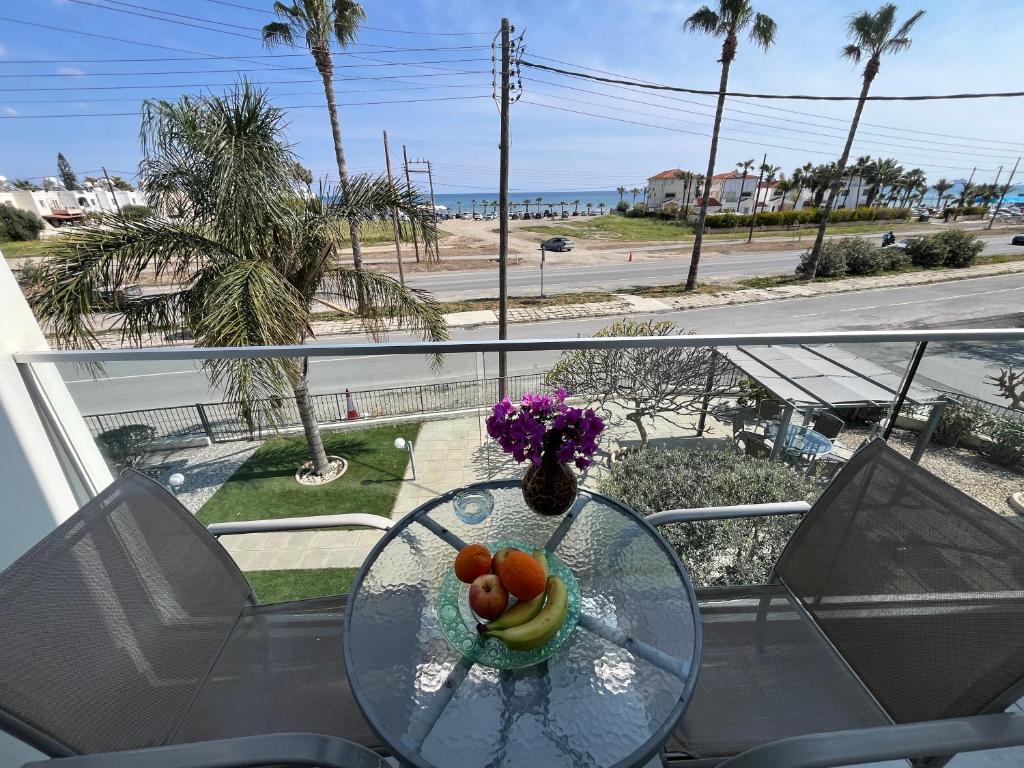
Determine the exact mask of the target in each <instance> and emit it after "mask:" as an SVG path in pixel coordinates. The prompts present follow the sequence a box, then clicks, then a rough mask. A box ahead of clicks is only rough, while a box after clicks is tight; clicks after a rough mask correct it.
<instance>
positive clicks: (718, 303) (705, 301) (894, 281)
mask: <svg viewBox="0 0 1024 768" xmlns="http://www.w3.org/2000/svg"><path fill="white" fill-rule="evenodd" d="M1018 273H1024V261H1016V262H1014V261H1011V262H1005V263H1002V264H983V265H981V266H977V267H967V268H965V269H949V270H941V271H936V272H903V273H900V274H896V275H876V276H874V277H849V278H845V279H842V280H831V281H829V282H823V283H797V284H794V285H785V286H780V287H778V288H743V289H739V290H726V289H724V288H723V289H722V290H721V291H719V292H712V293H697V294H688V295H681V296H664V297H660V298H648V297H641V296H632V295H630V294H616V298H615V299H614V300H612V301H600V302H590V303H584V304H552V305H549V306H542V307H513V308H511V309H509V320H510V321H511V322H513V323H533V322H538V321H544V320H565V319H577V318H586V317H622V316H623V315H626V314H629V313H636V312H642V313H644V314H657V313H659V312H677V311H679V310H687V309H704V308H707V307H723V306H728V305H733V304H754V303H757V302H761V301H775V300H779V299H792V298H795V297H810V296H823V295H828V294H834V293H850V292H854V291H871V290H877V289H879V288H900V287H910V286H915V285H927V284H931V283H946V282H952V281H955V280H966V279H968V278H974V277H991V276H993V275H1005V274H1018ZM445 321H446V322H447V323H448V326H449V327H450V328H468V327H476V326H481V325H497V323H498V315H497V312H495V311H494V310H490V309H487V310H474V311H472V312H451V313H449V314H446V315H445ZM387 326H388V327H387V330H389V331H396V330H398V327H397V326H396V325H394V324H390V323H389V324H387ZM313 332H314V334H315V335H316V336H320V337H328V336H347V335H353V334H358V335H363V334H365V333H366V329H365V327H364V326H363V323H362V321H360V320H357V319H346V320H324V321H314V322H313ZM189 343H191V339H185V338H180V337H174V336H166V335H163V334H147V335H144V336H143V338H142V341H141V345H135V344H134V343H129V344H124V343H123V340H122V338H121V335H120V334H119V333H110V332H105V333H100V334H98V344H99V346H100V347H103V348H107V349H117V348H120V347H122V346H132V347H134V346H143V347H156V346H168V345H174V344H182V345H185V344H189Z"/></svg>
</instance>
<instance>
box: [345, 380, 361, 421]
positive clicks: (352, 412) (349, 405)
mask: <svg viewBox="0 0 1024 768" xmlns="http://www.w3.org/2000/svg"><path fill="white" fill-rule="evenodd" d="M345 410H346V411H348V419H349V420H350V421H354V420H355V419H358V418H359V411H357V410H356V401H355V400H354V399H353V398H352V393H351V392H349V391H348V387H346V388H345Z"/></svg>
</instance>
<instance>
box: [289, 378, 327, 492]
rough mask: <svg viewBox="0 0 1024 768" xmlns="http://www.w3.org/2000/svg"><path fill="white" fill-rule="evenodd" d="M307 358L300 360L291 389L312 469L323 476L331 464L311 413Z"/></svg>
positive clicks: (318, 426) (317, 425)
mask: <svg viewBox="0 0 1024 768" xmlns="http://www.w3.org/2000/svg"><path fill="white" fill-rule="evenodd" d="M308 377H309V358H305V359H304V360H303V361H302V372H301V373H299V374H298V375H297V376H296V378H295V382H294V383H293V384H292V390H293V391H294V392H295V407H296V408H298V410H299V420H300V421H302V431H303V433H304V434H305V436H306V444H307V445H308V446H309V457H310V458H311V459H312V460H313V471H314V472H316V474H317V475H320V476H323V475H326V474H327V473H328V472H330V469H331V465H330V462H328V461H327V451H326V450H324V441H323V438H322V437H321V435H320V425H319V424H317V421H316V415H315V414H314V413H313V399H312V398H311V397H310V396H309V386H308Z"/></svg>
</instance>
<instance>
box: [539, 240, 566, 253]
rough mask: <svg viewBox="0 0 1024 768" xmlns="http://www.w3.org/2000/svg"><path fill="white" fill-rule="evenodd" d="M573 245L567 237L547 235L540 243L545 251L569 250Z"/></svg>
mask: <svg viewBox="0 0 1024 768" xmlns="http://www.w3.org/2000/svg"><path fill="white" fill-rule="evenodd" d="M573 245H574V243H573V241H572V240H570V239H569V238H568V237H549V238H548V239H547V240H545V241H544V242H543V243H541V244H540V246H541V248H543V249H544V250H545V251H571V250H572V247H573Z"/></svg>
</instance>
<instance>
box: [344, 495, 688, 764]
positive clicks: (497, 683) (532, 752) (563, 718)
mask: <svg viewBox="0 0 1024 768" xmlns="http://www.w3.org/2000/svg"><path fill="white" fill-rule="evenodd" d="M471 488H486V489H487V490H489V491H490V492H491V494H492V495H493V498H494V510H493V512H492V513H491V514H490V515H489V516H488V517H487V518H486V519H485V520H483V521H482V522H480V523H478V524H475V525H474V524H469V523H466V522H463V521H462V520H461V519H460V518H459V517H458V516H457V515H456V513H455V509H454V505H453V502H452V500H453V498H454V496H455V494H456V493H457V492H455V491H453V492H451V493H448V494H445V495H444V496H440V497H438V498H437V499H434V500H432V501H431V502H428V503H427V504H425V505H423V506H422V507H420V508H418V509H417V510H415V511H414V512H412V513H410V514H409V515H407V516H406V517H404V518H403V519H402V520H401V521H399V522H398V523H397V524H396V525H395V526H394V527H393V528H391V529H390V530H389V531H388V533H387V534H386V535H385V536H384V538H382V539H381V541H380V542H378V544H377V546H376V547H374V549H373V551H372V552H371V553H370V555H369V557H368V558H367V560H366V562H365V563H364V564H363V567H362V568H361V569H360V572H359V574H358V576H357V577H356V580H355V583H354V584H353V587H352V593H351V596H350V598H349V603H348V611H347V613H346V617H345V631H344V633H343V635H342V637H343V643H344V654H345V664H346V669H347V671H348V677H349V683H350V685H351V687H352V692H353V694H354V696H355V699H356V702H357V703H358V704H359V707H360V709H361V710H362V712H363V714H364V716H365V717H366V719H367V721H368V722H369V723H370V725H371V726H372V727H373V729H374V730H375V731H376V732H377V733H378V735H379V736H380V737H381V738H382V740H383V741H384V742H385V743H386V744H387V745H388V746H389V747H391V749H392V750H393V751H394V752H395V754H396V755H397V756H398V757H399V758H400V759H401V760H402V761H404V762H406V763H409V764H411V765H414V766H419V767H420V768H448V766H457V765H465V766H471V765H472V766H476V765H479V766H484V765H502V766H529V768H545V767H546V766H566V765H587V766H616V767H617V768H618V767H619V766H621V767H622V768H625V767H626V766H636V765H641V764H643V763H644V762H645V761H646V760H647V759H649V758H650V757H651V755H653V754H654V753H655V752H656V751H657V750H658V749H659V748H660V746H661V744H662V743H663V742H664V741H665V739H666V738H667V736H668V734H669V732H670V731H671V730H672V728H673V727H674V726H675V724H676V723H677V722H678V720H679V718H680V717H681V716H682V713H683V711H684V709H685V706H686V704H687V703H688V701H689V698H690V696H691V694H692V692H693V686H694V684H695V682H696V676H697V669H698V668H699V664H700V620H699V615H698V611H697V600H696V597H695V596H694V594H693V588H692V586H691V585H690V582H689V579H688V577H687V575H686V572H685V571H684V570H683V567H682V565H681V564H680V562H679V559H678V557H676V555H675V552H673V551H672V549H671V547H669V546H668V545H667V544H666V543H665V541H664V540H663V539H662V538H661V536H660V535H658V533H657V531H656V530H655V529H654V528H653V527H651V526H650V524H648V523H647V522H646V521H644V520H643V519H642V518H641V517H640V516H639V515H637V514H636V513H635V512H633V511H632V510H630V509H628V508H627V507H625V506H623V505H622V504H619V503H618V502H616V501H614V500H612V499H609V498H607V497H605V496H602V495H600V494H597V493H594V492H590V491H586V490H583V491H581V492H580V496H579V498H578V499H577V502H576V504H575V505H574V507H573V508H572V510H570V512H569V513H567V514H566V515H562V516H559V517H542V516H540V515H537V514H535V513H533V512H531V511H530V510H529V509H528V508H527V507H526V504H525V503H524V501H523V497H522V492H521V490H520V487H519V483H518V482H517V481H503V482H491V483H479V484H477V485H474V486H471ZM504 540H515V541H520V542H523V543H524V544H527V545H531V546H534V547H540V548H544V549H546V550H547V551H551V552H554V553H555V554H557V555H558V557H559V558H561V560H562V561H564V563H565V564H566V565H567V566H568V567H569V568H570V569H571V570H572V573H573V575H574V576H575V578H576V581H577V584H578V587H579V591H580V599H581V605H580V616H579V624H578V626H577V627H576V629H575V630H574V631H573V633H572V635H571V636H570V638H569V640H568V641H567V642H566V643H565V645H563V646H562V647H561V649H560V650H559V651H558V652H557V653H556V654H555V655H554V656H553V657H552V658H551V659H549V660H548V661H545V662H543V663H541V664H539V665H537V666H534V667H529V668H526V669H517V670H511V671H498V670H497V669H493V668H490V667H486V666H482V665H479V664H474V663H473V662H471V661H469V660H468V659H465V658H463V656H462V655H461V653H459V652H458V651H456V650H455V649H454V648H453V647H452V646H451V645H450V644H449V642H448V641H447V640H446V639H445V637H444V634H443V633H442V631H441V627H440V625H439V622H438V616H437V613H436V605H437V596H438V592H439V590H440V588H441V584H442V582H443V580H444V578H445V575H446V574H447V573H448V571H449V570H450V569H451V567H452V564H453V562H454V559H455V555H456V554H457V551H458V548H459V547H461V546H462V545H464V544H469V543H482V544H492V543H494V542H498V541H504Z"/></svg>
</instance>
